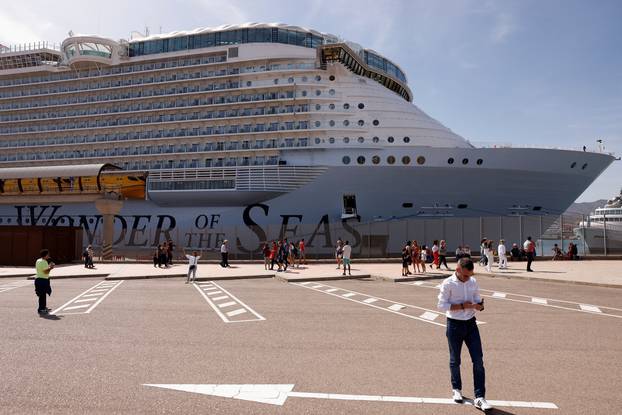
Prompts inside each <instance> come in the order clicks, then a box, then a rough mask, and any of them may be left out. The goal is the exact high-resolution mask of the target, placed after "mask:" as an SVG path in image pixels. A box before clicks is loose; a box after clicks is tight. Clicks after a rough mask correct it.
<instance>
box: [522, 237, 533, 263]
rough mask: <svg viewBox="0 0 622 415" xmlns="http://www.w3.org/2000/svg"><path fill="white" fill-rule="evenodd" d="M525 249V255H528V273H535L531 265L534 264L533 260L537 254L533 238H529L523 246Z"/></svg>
mask: <svg viewBox="0 0 622 415" xmlns="http://www.w3.org/2000/svg"><path fill="white" fill-rule="evenodd" d="M523 249H524V250H525V254H526V255H527V272H533V270H532V269H531V263H532V262H533V258H534V256H535V253H536V244H534V243H533V241H532V240H531V236H528V237H527V240H526V241H525V243H524V244H523Z"/></svg>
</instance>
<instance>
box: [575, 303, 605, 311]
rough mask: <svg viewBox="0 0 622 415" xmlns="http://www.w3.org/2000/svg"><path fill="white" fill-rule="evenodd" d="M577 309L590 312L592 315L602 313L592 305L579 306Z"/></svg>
mask: <svg viewBox="0 0 622 415" xmlns="http://www.w3.org/2000/svg"><path fill="white" fill-rule="evenodd" d="M579 307H581V310H584V311H591V312H592V313H602V311H601V309H600V308H598V307H596V306H594V305H589V304H579Z"/></svg>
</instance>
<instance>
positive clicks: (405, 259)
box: [402, 247, 410, 277]
mask: <svg viewBox="0 0 622 415" xmlns="http://www.w3.org/2000/svg"><path fill="white" fill-rule="evenodd" d="M409 261H410V250H408V249H406V247H403V248H402V277H405V276H407V275H408V274H410V271H409V270H408V262H409Z"/></svg>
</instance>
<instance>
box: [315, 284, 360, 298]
mask: <svg viewBox="0 0 622 415" xmlns="http://www.w3.org/2000/svg"><path fill="white" fill-rule="evenodd" d="M320 287H321V285H320ZM312 288H318V287H317V286H315V287H312ZM355 295H356V294H354V293H345V294H341V296H342V297H346V298H350V297H354V296H355Z"/></svg>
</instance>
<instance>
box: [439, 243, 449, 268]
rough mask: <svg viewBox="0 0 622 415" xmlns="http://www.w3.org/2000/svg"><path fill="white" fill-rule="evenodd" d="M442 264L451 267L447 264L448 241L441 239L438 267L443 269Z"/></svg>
mask: <svg viewBox="0 0 622 415" xmlns="http://www.w3.org/2000/svg"><path fill="white" fill-rule="evenodd" d="M441 265H445V269H449V267H448V266H447V242H445V240H444V239H443V240H441V244H440V245H439V247H438V265H437V266H436V269H441Z"/></svg>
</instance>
